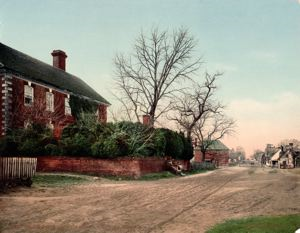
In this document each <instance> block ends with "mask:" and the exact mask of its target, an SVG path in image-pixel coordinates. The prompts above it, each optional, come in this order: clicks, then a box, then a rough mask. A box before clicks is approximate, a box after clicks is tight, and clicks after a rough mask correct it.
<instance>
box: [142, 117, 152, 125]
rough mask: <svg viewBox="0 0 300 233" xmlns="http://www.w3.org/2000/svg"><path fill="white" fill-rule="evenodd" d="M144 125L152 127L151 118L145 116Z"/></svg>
mask: <svg viewBox="0 0 300 233" xmlns="http://www.w3.org/2000/svg"><path fill="white" fill-rule="evenodd" d="M143 125H150V116H149V115H143Z"/></svg>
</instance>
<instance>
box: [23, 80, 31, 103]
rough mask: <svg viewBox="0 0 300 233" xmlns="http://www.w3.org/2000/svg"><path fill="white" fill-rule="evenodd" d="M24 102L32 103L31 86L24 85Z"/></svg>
mask: <svg viewBox="0 0 300 233" xmlns="http://www.w3.org/2000/svg"><path fill="white" fill-rule="evenodd" d="M24 104H25V105H27V106H31V105H32V104H33V87H31V86H29V85H24Z"/></svg>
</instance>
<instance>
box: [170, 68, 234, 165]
mask: <svg viewBox="0 0 300 233" xmlns="http://www.w3.org/2000/svg"><path fill="white" fill-rule="evenodd" d="M221 75H222V74H221V73H216V74H213V75H210V74H208V73H206V74H205V80H204V83H202V84H198V83H195V84H194V87H193V88H192V89H191V90H189V92H186V91H183V94H182V95H181V96H178V97H177V98H176V102H175V103H174V104H173V115H171V116H170V117H169V119H171V120H174V121H175V122H176V123H177V124H178V125H179V126H180V128H181V129H183V130H184V131H185V132H186V134H187V137H191V136H192V135H193V136H195V137H196V138H197V139H198V141H199V143H200V149H201V152H202V154H203V157H204V158H203V160H204V159H205V152H206V150H207V149H208V147H209V146H210V145H211V144H212V143H213V142H214V141H215V140H218V139H221V138H223V137H224V136H225V135H226V134H231V133H233V132H234V127H235V122H234V120H233V119H230V118H229V117H227V116H226V114H225V113H224V110H225V106H224V105H222V104H221V103H220V102H219V101H217V100H216V98H215V95H216V90H217V86H216V81H217V79H218V77H220V76H221Z"/></svg>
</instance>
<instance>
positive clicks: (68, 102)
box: [65, 95, 72, 115]
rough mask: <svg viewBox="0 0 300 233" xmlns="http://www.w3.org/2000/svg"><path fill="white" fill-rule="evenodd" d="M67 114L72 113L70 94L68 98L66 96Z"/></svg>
mask: <svg viewBox="0 0 300 233" xmlns="http://www.w3.org/2000/svg"><path fill="white" fill-rule="evenodd" d="M65 115H72V112H71V107H70V96H69V95H68V97H67V98H65Z"/></svg>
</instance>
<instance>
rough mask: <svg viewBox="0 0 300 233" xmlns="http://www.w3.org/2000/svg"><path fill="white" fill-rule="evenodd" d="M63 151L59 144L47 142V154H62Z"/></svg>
mask: <svg viewBox="0 0 300 233" xmlns="http://www.w3.org/2000/svg"><path fill="white" fill-rule="evenodd" d="M61 154H62V151H61V148H60V147H59V146H58V145H55V144H47V145H46V146H45V155H61Z"/></svg>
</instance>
